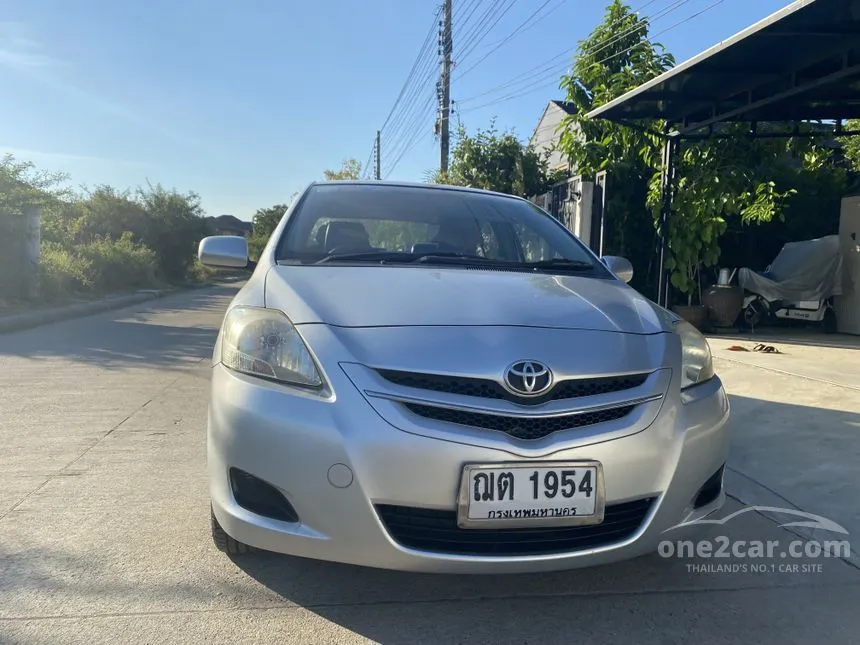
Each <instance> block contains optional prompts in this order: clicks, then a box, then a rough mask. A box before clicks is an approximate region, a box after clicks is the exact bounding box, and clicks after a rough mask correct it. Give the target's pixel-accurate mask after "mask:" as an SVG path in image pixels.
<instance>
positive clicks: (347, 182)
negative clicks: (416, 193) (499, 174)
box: [310, 179, 522, 200]
mask: <svg viewBox="0 0 860 645" xmlns="http://www.w3.org/2000/svg"><path fill="white" fill-rule="evenodd" d="M336 185H343V186H396V187H400V188H425V189H429V190H449V191H459V192H464V193H475V194H477V195H493V196H496V197H507V198H508V199H518V200H522V197H517V196H516V195H510V194H508V193H501V192H497V191H495V190H484V189H483V188H468V187H466V186H451V185H449V184H425V183H423V182H419V181H388V180H376V179H333V180H329V181H314V182H311V184H310V186H336Z"/></svg>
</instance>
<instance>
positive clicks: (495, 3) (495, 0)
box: [457, 0, 506, 58]
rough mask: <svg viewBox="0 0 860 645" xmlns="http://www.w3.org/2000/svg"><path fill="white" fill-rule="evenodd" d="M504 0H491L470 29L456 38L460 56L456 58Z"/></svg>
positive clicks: (464, 27)
mask: <svg viewBox="0 0 860 645" xmlns="http://www.w3.org/2000/svg"><path fill="white" fill-rule="evenodd" d="M505 1H506V0H491V4H489V5H487V8H486V9H485V10H484V13H482V14H481V15H480V16H479V17H478V18H477V19H476V20H475V24H474V25H473V26H472V28H471V31H469V32H467V33H464V34H462V35H461V36H460V38H459V39H458V41H457V42H458V43H459V44H460V52H461V53H460V56H458V58H462V56H463V54H464V53H465V51H466V48H467V47H469V46H470V45H471V44H472V42H474V40H475V38H477V37H478V34H480V33H481V31H482V30H483V29H484V25H486V24H487V21H488V20H489V19H490V16H491V15H492V13H493V10H494V9H497V8H499V7H501V5H502V3H503V2H505ZM463 29H464V30H465V29H466V25H463Z"/></svg>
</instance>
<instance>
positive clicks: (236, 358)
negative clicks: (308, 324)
mask: <svg viewBox="0 0 860 645" xmlns="http://www.w3.org/2000/svg"><path fill="white" fill-rule="evenodd" d="M221 362H222V363H223V364H224V365H225V366H227V367H229V368H230V369H232V370H236V371H237V372H241V373H243V374H248V375H250V376H258V377H261V378H265V379H269V380H272V381H279V382H281V383H287V384H290V385H298V386H300V387H305V388H312V389H320V388H322V386H323V378H322V375H321V374H320V372H319V370H318V369H317V365H316V363H315V362H314V360H313V358H312V357H311V354H310V352H309V351H308V348H307V347H306V346H305V343H304V341H303V340H302V338H301V336H299V333H298V332H297V331H296V328H295V327H293V324H292V323H291V322H290V321H289V319H288V318H287V317H286V316H285V315H284V314H283V313H281V312H280V311H277V310H275V309H262V308H259V307H243V306H238V307H233V308H232V309H231V310H230V311H229V312H228V313H227V316H226V318H225V319H224V325H223V332H222V338H221Z"/></svg>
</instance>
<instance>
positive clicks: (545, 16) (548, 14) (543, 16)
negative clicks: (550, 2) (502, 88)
mask: <svg viewBox="0 0 860 645" xmlns="http://www.w3.org/2000/svg"><path fill="white" fill-rule="evenodd" d="M653 1H655V2H656V0H653ZM565 2H567V0H559V2H558V4H557V5H555V6H554V7H552V8H551V9H550V10H549V11H547V12H546V13H545V14H544V15H542V16H541V17H540V18H538V19H537V20H535V21H534V22H533V23H532V24H530V25H529V26H528V27H524V28H523V29H522V30H521V31H520V33H521V34H522V33H525V32H526V31H528V30H529V29H531V28H533V27H535V26H536V25H537V24H538V23H540V22H541V21H542V20H546V19H547V18H549V16H550V14H552V13H553V12H554V11H557V10H558V9H561V7H562V6H564V4H565ZM499 42H500V41H496V42H494V43H491V44H490V46H491V47H492V46H495V45H497V44H498V43H499Z"/></svg>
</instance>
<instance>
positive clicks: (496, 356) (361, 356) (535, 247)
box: [198, 182, 729, 573]
mask: <svg viewBox="0 0 860 645" xmlns="http://www.w3.org/2000/svg"><path fill="white" fill-rule="evenodd" d="M198 254H199V257H200V260H201V261H202V262H203V263H204V264H207V265H212V266H231V267H244V266H249V267H250V268H252V269H253V273H252V275H251V277H250V279H249V280H248V282H247V283H246V284H245V286H244V287H243V288H242V289H241V290H240V291H239V293H238V294H237V296H236V297H235V299H234V300H233V302H232V303H231V305H230V307H229V309H228V311H227V314H226V316H225V319H224V322H223V325H222V328H221V330H220V333H219V336H218V340H217V342H216V346H215V349H214V355H213V361H212V363H213V364H212V385H211V387H212V390H211V400H210V406H209V427H208V468H209V482H210V496H211V504H212V533H213V537H214V540H215V543H216V544H217V545H218V546H219V547H220V548H221V549H222V550H224V551H227V552H228V553H234V554H235V553H243V552H245V551H247V550H248V549H249V547H256V548H259V549H263V550H269V551H276V552H281V553H286V554H292V555H296V556H302V557H308V558H316V559H322V560H331V561H338V562H346V563H352V564H357V565H365V566H371V567H381V568H388V569H400V570H411V571H428V572H452V573H503V572H506V573H511V572H526V571H549V570H557V569H571V568H576V567H581V566H590V565H595V564H601V563H606V562H611V561H616V560H621V559H625V558H631V557H635V556H638V555H642V554H645V553H649V552H653V551H654V550H655V549H657V546H658V544H659V542H660V541H661V540H663V539H673V540H674V539H677V538H679V537H681V536H682V535H683V534H684V533H683V532H684V531H686V530H689V525H690V524H692V525H695V523H696V522H695V520H697V519H700V518H703V517H705V516H707V515H709V514H711V513H713V512H714V511H716V510H718V509H719V508H720V506H721V505H722V504H723V502H724V499H725V493H724V490H723V471H724V466H725V463H726V459H727V455H728V450H729V431H728V420H729V404H728V400H727V398H726V394H725V392H724V390H723V386H722V384H721V382H720V380H719V378H718V377H717V376H716V375H715V374H714V369H713V365H712V360H711V353H710V350H709V348H708V344H707V341H706V340H705V338H704V337H703V336H702V335H701V334H700V333H699V332H698V331H696V329H695V328H693V327H692V326H691V325H690V324H688V323H686V322H684V321H682V320H680V319H679V318H678V317H677V316H675V315H674V314H672V313H670V312H669V311H667V310H665V309H663V308H661V307H658V306H657V305H655V304H654V303H653V302H651V301H649V300H648V299H646V298H644V297H643V296H641V295H640V294H639V293H638V292H636V291H635V290H634V289H633V288H631V287H630V286H629V285H628V284H627V282H628V281H629V280H630V278H631V276H632V267H631V266H630V263H629V262H627V261H626V260H624V259H623V258H618V257H605V258H598V257H597V256H595V254H594V253H592V252H591V251H590V250H589V249H588V248H587V247H586V246H585V245H584V244H582V242H580V240H579V239H577V238H576V237H575V236H574V235H573V234H571V233H570V232H569V231H568V230H567V229H566V228H565V227H563V226H562V225H561V224H559V223H558V222H557V221H556V220H555V219H554V218H552V217H551V216H550V215H549V214H548V213H546V212H545V211H543V210H541V209H540V208H538V207H536V206H534V205H533V204H531V203H530V202H528V201H526V200H523V199H519V198H516V197H511V196H508V195H501V194H496V193H491V192H486V191H478V190H471V189H462V188H454V187H448V186H444V187H443V186H429V185H424V184H401V183H388V182H328V183H321V184H312V185H310V186H309V187H308V188H307V189H306V190H305V191H304V192H303V193H302V194H301V196H300V197H299V198H297V199H296V200H295V201H294V202H293V204H292V205H291V207H290V208H289V210H288V211H287V212H286V213H285V214H284V217H283V218H282V220H281V222H280V224H279V225H278V227H277V229H276V230H275V231H274V233H273V234H272V236H271V238H270V240H269V242H268V244H267V246H266V248H265V249H264V251H263V252H262V254H261V257H260V259H259V261H258V262H257V263H256V265H254V264H252V263H250V262H249V261H248V250H247V244H246V242H245V240H244V239H243V238H239V237H229V236H216V237H209V238H206V239H204V240H202V241H201V243H200V247H199V250H198ZM680 524H684V525H687V526H688V528H687V529H685V528H684V527H682V528H681V529H680V532H679V531H677V530H674V531H673V530H670V529H673V527H676V526H678V525H680ZM667 531H669V532H668V533H667Z"/></svg>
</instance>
